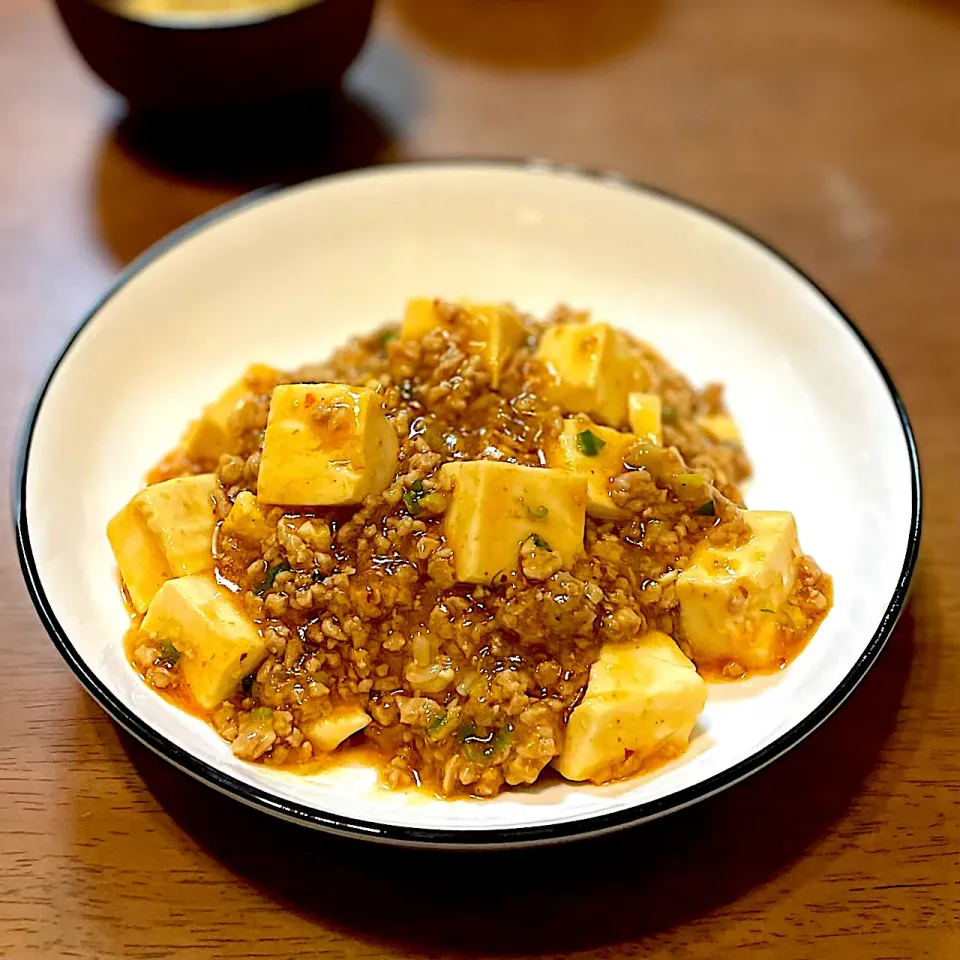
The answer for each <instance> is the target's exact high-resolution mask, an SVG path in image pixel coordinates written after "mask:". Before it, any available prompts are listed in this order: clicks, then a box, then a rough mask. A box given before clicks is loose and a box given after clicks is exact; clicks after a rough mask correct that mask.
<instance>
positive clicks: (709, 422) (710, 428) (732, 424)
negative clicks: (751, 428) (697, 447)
mask: <svg viewBox="0 0 960 960" xmlns="http://www.w3.org/2000/svg"><path fill="white" fill-rule="evenodd" d="M697 423H698V424H699V425H700V426H701V427H702V428H703V430H704V432H705V433H706V434H707V435H708V436H709V437H710V438H711V439H712V440H716V441H717V442H718V443H737V444H739V443H741V442H742V440H741V438H740V428H739V427H738V426H737V424H736V421H735V420H734V419H733V417H728V416H726V415H724V414H715V415H714V416H711V417H700V418H699V419H698V420H697Z"/></svg>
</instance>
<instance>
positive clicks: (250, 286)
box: [14, 162, 920, 847]
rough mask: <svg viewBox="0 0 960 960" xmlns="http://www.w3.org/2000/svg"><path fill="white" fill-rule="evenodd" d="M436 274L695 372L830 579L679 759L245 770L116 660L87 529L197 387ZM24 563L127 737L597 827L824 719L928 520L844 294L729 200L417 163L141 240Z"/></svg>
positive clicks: (107, 511)
mask: <svg viewBox="0 0 960 960" xmlns="http://www.w3.org/2000/svg"><path fill="white" fill-rule="evenodd" d="M417 294H429V295H439V296H446V297H454V298H455V297H460V296H469V297H471V298H474V299H510V300H513V301H514V302H516V303H517V304H518V305H519V306H521V307H522V308H523V309H526V310H531V311H543V310H546V309H547V308H549V307H550V306H551V305H553V304H554V303H556V302H567V303H571V304H575V305H582V306H586V307H590V308H592V309H593V310H595V311H596V313H597V314H599V316H600V317H602V318H604V319H606V320H609V321H611V322H612V323H614V324H617V325H620V326H622V327H624V328H625V329H628V330H630V331H632V332H634V333H636V334H637V335H638V336H640V337H643V338H645V339H647V340H649V341H650V342H652V343H653V344H654V345H655V346H656V347H658V348H659V349H660V350H661V351H662V352H663V353H664V354H665V355H666V356H667V358H668V359H670V360H671V361H673V362H674V363H675V364H676V365H678V366H679V367H680V369H682V370H683V371H684V372H686V373H687V374H688V375H689V376H691V377H692V378H693V379H694V380H695V381H698V382H704V381H706V380H708V379H716V380H721V381H724V382H725V383H726V384H727V385H728V391H729V392H728V396H729V401H730V405H731V407H732V410H733V413H734V415H735V416H736V418H737V420H738V421H739V422H740V424H741V425H742V427H743V432H744V435H745V439H746V443H747V447H748V450H749V452H750V454H751V456H752V458H753V461H754V464H755V467H756V479H755V480H754V482H753V483H752V485H751V488H750V489H749V491H748V497H749V502H750V504H751V505H752V506H756V507H766V508H780V509H786V510H791V511H793V512H794V514H795V515H796V517H797V521H798V523H799V528H800V534H801V540H802V543H803V546H804V548H805V549H806V550H807V551H808V552H810V553H811V554H813V556H814V557H815V558H816V559H817V560H818V561H819V562H820V564H821V565H822V566H823V567H824V568H825V569H826V570H827V571H829V572H830V573H831V574H833V577H834V584H835V590H836V600H835V605H834V608H833V611H832V612H831V613H830V615H829V617H828V618H827V620H826V622H825V623H824V624H823V626H822V627H821V628H820V630H819V632H818V633H817V634H816V636H815V637H814V639H813V640H812V642H811V643H810V644H809V646H808V647H807V649H806V650H804V652H803V653H802V654H801V655H800V656H799V657H798V658H797V660H796V661H795V662H794V663H793V664H791V665H790V666H789V668H788V669H786V670H785V671H783V672H782V673H781V674H780V675H778V676H776V677H771V678H764V679H759V680H752V681H749V682H747V683H743V684H731V685H714V686H712V687H711V689H710V695H709V699H708V703H707V707H706V710H705V712H704V714H703V716H702V718H701V720H700V722H699V724H698V726H697V730H696V733H695V736H694V739H693V742H692V744H691V747H690V750H689V752H688V753H687V754H686V755H685V756H683V757H682V758H680V759H679V760H677V761H675V762H673V763H671V764H670V765H669V766H667V767H664V768H663V769H661V770H659V771H657V772H656V773H654V774H651V775H647V776H643V777H640V778H638V779H633V780H630V781H627V782H624V783H618V784H613V785H609V786H604V787H594V786H589V785H574V784H566V783H559V782H551V783H550V784H549V785H545V786H542V787H538V788H534V789H529V790H522V791H515V792H511V793H507V794H505V795H502V796H500V797H498V798H497V799H495V800H487V801H480V800H467V799H465V800H456V801H442V800H435V799H432V798H429V797H425V796H423V795H422V794H416V793H410V794H407V793H391V792H388V791H386V790H384V789H382V788H380V787H378V786H377V785H376V782H375V776H374V774H373V772H372V771H371V770H369V769H366V768H362V767H344V768H340V769H338V770H334V771H331V772H328V773H324V774H322V775H318V776H315V777H298V776H296V775H294V774H287V773H282V772H277V771H272V770H270V769H267V768H265V767H262V766H254V765H250V764H245V763H242V762H240V761H238V760H236V759H234V757H233V756H232V754H231V752H230V749H229V746H228V744H226V743H225V742H224V741H222V740H220V739H219V738H218V737H217V735H216V734H215V733H214V732H213V730H212V729H210V728H209V727H207V726H206V725H205V724H204V723H203V722H201V721H200V720H198V719H196V718H193V717H191V716H189V715H187V714H186V713H183V712H181V711H180V710H178V709H177V708H175V707H173V706H171V705H170V704H168V703H167V702H165V701H164V700H163V699H161V698H160V697H159V696H157V695H156V694H155V693H153V692H152V691H151V690H149V689H148V688H147V687H146V686H145V685H144V684H143V683H142V682H141V681H140V680H139V679H138V678H137V676H136V675H135V674H134V671H133V670H132V669H131V667H130V666H129V665H128V663H127V661H126V659H125V658H124V653H123V647H122V639H123V634H124V630H125V629H126V627H127V623H128V621H127V615H126V613H125V611H124V606H123V603H122V601H121V598H120V594H119V591H118V588H117V579H116V574H115V567H114V561H113V557H112V555H111V552H110V548H109V546H108V544H107V540H106V537H105V535H104V527H105V525H106V522H107V519H108V518H109V517H110V516H111V515H112V513H113V512H114V511H115V510H116V509H117V508H118V507H119V506H120V505H121V504H123V503H124V502H126V500H127V499H128V498H129V497H130V496H131V494H132V493H133V492H134V491H135V490H136V489H137V488H138V486H139V485H140V484H141V482H142V478H143V475H144V472H145V471H146V470H147V468H148V467H149V466H150V465H151V464H152V463H153V462H154V461H156V460H157V459H158V458H159V457H160V456H161V455H162V454H163V453H164V452H165V451H166V450H168V449H169V448H171V447H172V446H173V445H174V443H175V442H176V440H177V437H178V435H179V433H180V431H181V428H182V427H183V426H184V424H185V423H186V422H187V421H188V420H189V419H190V418H192V417H193V416H195V415H196V413H197V411H198V410H199V408H200V406H201V405H202V404H203V403H204V402H206V401H208V400H210V399H211V398H212V397H213V396H215V395H216V394H217V393H218V391H219V390H220V389H221V388H222V387H223V386H225V385H226V384H227V383H229V382H230V381H231V380H233V379H234V378H235V377H236V376H237V374H238V372H239V371H240V370H241V369H242V368H243V367H245V366H246V365H247V364H248V363H250V362H251V361H255V360H261V361H265V362H268V363H273V364H277V365H280V366H283V365H290V366H294V365H298V364H301V363H303V362H305V361H308V360H312V359H319V358H322V357H324V356H325V355H326V354H327V353H328V352H329V351H330V350H331V349H332V348H334V347H335V346H337V345H338V344H340V343H341V342H343V341H344V340H345V339H346V338H347V337H348V336H350V335H352V334H354V333H357V332H360V331H368V330H370V329H372V328H374V327H376V326H378V325H380V324H382V323H383V322H384V321H385V320H387V319H389V318H396V317H398V315H399V312H400V310H401V308H402V304H403V302H404V301H405V299H406V298H407V297H409V296H411V295H417ZM15 497H16V503H15V505H14V507H15V516H16V522H17V526H18V531H19V542H20V550H21V559H22V565H23V570H24V575H25V577H26V579H27V582H28V584H29V587H30V589H31V591H32V594H33V598H34V601H35V603H36V606H37V609H38V611H39V613H40V615H41V617H42V618H43V620H44V623H45V624H46V627H47V629H48V631H49V633H50V636H51V637H52V639H53V641H54V643H55V644H56V645H57V648H58V649H59V650H60V652H61V654H62V655H63V657H64V659H65V660H66V661H67V663H69V665H70V666H71V668H72V669H73V670H74V672H75V673H76V674H77V676H78V677H79V678H80V680H81V682H82V683H83V684H84V686H85V687H86V688H87V690H89V692H90V693H91V695H92V696H93V697H94V698H96V700H97V701H98V702H99V703H100V704H101V705H102V706H103V708H104V709H105V710H106V711H107V712H108V713H109V714H110V715H111V716H112V717H113V718H114V719H115V720H116V721H117V722H118V723H119V724H121V725H122V726H123V727H125V728H126V729H127V730H128V731H129V732H130V733H132V734H133V735H134V736H136V737H137V738H138V739H140V740H141V741H143V742H144V743H145V744H146V745H147V746H149V747H151V748H152V749H154V750H155V751H157V753H159V754H161V755H162V756H164V757H165V758H166V759H168V760H169V761H170V762H171V763H173V764H175V765H176V766H178V767H180V768H181V769H182V770H184V771H186V772H187V773H189V774H191V775H192V776H194V777H196V778H197V779H199V780H202V781H204V782H206V783H208V784H210V785H211V786H213V787H215V788H217V789H219V790H221V791H223V792H224V793H227V794H230V795H231V796H234V797H236V798H237V799H239V800H242V801H244V802H246V803H248V804H250V805H252V806H255V807H259V808H261V809H263V810H266V811H268V812H269V813H273V814H276V815H278V816H281V817H284V818H286V819H289V820H293V821H296V822H300V823H304V824H307V825H309V826H314V827H319V828H322V829H325V830H330V831H334V832H337V833H340V834H346V835H350V836H361V837H368V838H374V839H380V840H385V841H391V842H398V843H410V844H419V845H434V844H436V845H446V846H461V847H467V846H505V845H522V844H528V843H537V842H544V841H551V840H557V839H562V838H571V837H576V836H585V835H590V834H597V833H601V832H604V831H608V830H613V829H616V828H618V827H622V826H625V825H627V824H632V823H638V822H640V821H643V820H649V819H652V818H654V817H658V816H661V815H663V814H665V813H668V812H670V811H672V810H677V809H679V808H681V807H684V806H687V805H689V804H692V803H694V802H696V801H698V800H701V799H703V798H704V797H707V796H709V795H710V794H713V793H716V792H717V791H719V790H722V789H724V788H725V787H728V786H730V785H731V784H734V783H736V782H737V781H738V780H740V779H742V778H744V777H746V776H747V775H749V774H751V773H753V772H755V771H757V770H759V769H760V768H761V767H763V766H764V765H766V764H767V763H769V762H770V761H771V760H773V759H775V758H776V757H777V756H779V755H780V754H782V753H783V752H784V751H786V750H788V749H789V748H790V747H792V746H794V745H795V744H796V743H798V742H799V741H800V740H801V739H803V738H804V737H805V736H807V735H808V734H809V733H810V732H811V731H812V730H814V729H815V728H816V727H817V726H818V725H819V724H820V723H822V722H823V721H824V720H825V719H826V718H827V717H828V716H829V715H830V714H831V713H832V712H833V711H834V710H835V709H836V708H837V707H838V706H839V705H840V704H841V703H842V702H843V700H844V699H845V698H846V697H847V696H848V695H849V694H850V693H851V691H852V690H853V689H854V688H855V687H856V685H857V684H858V683H859V681H860V680H861V679H862V678H863V676H864V674H865V673H866V672H867V670H868V669H869V667H870V665H871V664H872V662H873V661H874V660H875V659H876V657H877V655H878V654H879V653H880V650H881V649H882V647H883V645H884V643H885V642H886V640H887V638H888V636H889V635H890V633H891V631H892V629H893V627H894V624H895V622H896V620H897V617H898V615H899V613H900V611H901V609H902V607H903V604H904V600H905V597H906V593H907V588H908V585H909V580H910V576H911V573H912V570H913V566H914V563H915V560H916V555H917V547H918V543H919V536H920V477H919V468H918V464H917V456H916V449H915V446H914V441H913V437H912V434H911V430H910V426H909V423H908V420H907V416H906V414H905V412H904V410H903V407H902V405H901V403H900V401H899V399H898V398H897V395H896V393H895V391H894V388H893V385H892V384H891V382H890V379H889V377H888V376H887V374H886V373H885V371H884V370H883V368H882V366H881V365H880V362H879V361H878V360H877V358H876V356H875V355H874V354H873V353H872V351H871V350H870V348H869V346H868V345H867V344H866V342H865V341H864V339H863V338H862V336H861V335H860V334H859V333H858V331H857V330H856V328H855V327H854V326H853V324H852V323H851V322H850V320H848V319H847V318H846V317H845V316H844V315H843V314H842V313H841V312H840V310H839V309H838V308H837V307H836V306H835V305H834V304H833V303H831V301H830V300H829V299H828V298H827V297H826V296H825V295H824V294H823V293H822V292H821V291H820V290H819V289H818V288H817V287H816V286H815V285H814V284H813V283H812V282H811V281H810V280H808V279H807V278H806V277H805V276H804V275H803V274H802V273H800V271H798V270H797V269H796V268H795V267H793V266H792V265H790V264H789V263H788V262H787V261H786V260H784V259H783V258H782V257H780V256H779V255H778V254H776V253H775V252H774V251H772V250H771V249H770V248H769V247H767V246H765V245H764V244H763V243H761V242H760V241H758V240H756V239H754V238H752V237H750V236H749V235H747V234H746V233H744V232H743V231H742V230H739V229H738V228H736V227H734V226H732V225H731V224H729V223H727V222H725V221H723V220H721V219H720V218H718V217H716V216H714V215H712V214H709V213H706V212H704V211H702V210H698V209H696V208H695V207H692V206H691V205H689V204H686V203H683V202H681V201H679V200H677V199H675V198H672V197H669V196H665V195H663V194H661V193H658V192H655V191H653V190H650V189H647V188H643V187H638V186H635V185H631V184H628V183H625V182H623V181H621V180H619V179H617V178H614V177H609V176H599V175H591V174H585V173H583V172H578V171H571V170H559V169H551V168H549V167H547V166H546V165H542V164H540V165H532V164H528V165H524V164H509V163H487V162H481V163H426V164H416V165H409V166H399V167H380V168H375V169H372V170H366V171H361V172H357V173H350V174H345V175H341V176H336V177H330V178H327V179H324V180H320V181H317V182H314V183H309V184H305V185H303V186H300V187H296V188H293V189H287V190H282V191H279V192H273V193H267V194H259V195H256V196H254V197H252V198H248V199H247V200H245V201H242V202H241V203H239V204H234V205H231V206H229V207H226V208H224V209H222V210H220V211H218V212H217V213H215V214H214V215H213V216H212V217H207V218H205V219H204V220H202V221H200V222H197V223H195V224H192V225H190V226H188V227H187V228H185V229H183V230H181V231H179V232H178V233H177V234H175V235H174V236H172V237H171V238H169V239H167V240H165V241H164V242H162V243H161V244H160V245H158V246H157V247H156V248H154V249H153V250H151V251H150V252H149V253H147V254H146V255H145V256H143V257H142V258H140V260H138V261H137V262H136V263H135V264H133V266H132V267H131V268H130V269H129V270H127V272H126V273H125V274H124V275H123V276H122V277H121V278H120V280H119V282H118V283H117V285H116V286H115V287H114V289H113V290H112V291H111V292H110V293H109V294H108V295H107V296H106V298H105V299H104V300H103V302H102V303H101V304H100V305H99V306H98V307H97V308H96V309H95V310H94V312H93V313H92V314H91V315H90V316H89V317H88V318H87V319H86V320H84V322H83V323H82V324H81V326H80V329H79V330H78V331H77V333H76V335H75V336H74V338H73V339H72V340H71V342H70V343H69V344H68V346H67V347H66V349H65V350H64V352H63V354H62V356H61V357H60V359H59V360H58V361H57V363H56V364H55V366H54V368H53V371H52V372H51V374H50V377H49V379H48V381H47V383H46V384H45V386H44V388H43V390H42V392H41V394H40V397H39V400H38V402H37V405H36V408H35V409H34V410H33V412H32V414H31V415H30V418H29V421H28V425H27V428H26V431H25V436H24V443H23V453H22V462H21V466H20V476H19V478H18V481H17V482H16V484H15Z"/></svg>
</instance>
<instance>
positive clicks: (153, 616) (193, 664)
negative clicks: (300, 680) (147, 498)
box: [140, 573, 267, 710]
mask: <svg viewBox="0 0 960 960" xmlns="http://www.w3.org/2000/svg"><path fill="white" fill-rule="evenodd" d="M140 629H141V630H142V631H143V632H144V633H145V634H147V636H149V637H151V638H154V639H158V640H166V641H167V642H169V643H171V644H172V645H173V646H174V647H175V648H176V649H177V650H179V651H180V669H181V671H182V672H183V678H184V680H186V682H187V685H188V686H189V687H190V691H191V693H192V694H193V695H194V697H195V698H196V700H197V703H199V704H200V706H201V707H203V708H204V709H205V710H213V709H214V708H215V707H217V706H219V705H220V704H221V703H223V701H224V700H227V699H229V698H230V697H231V696H232V695H233V694H234V693H235V692H236V690H237V687H238V686H239V685H240V681H241V680H243V678H244V677H245V676H247V674H249V673H253V672H254V671H255V670H257V668H258V667H259V666H260V664H261V663H262V662H263V659H264V657H265V656H266V654H267V647H266V643H265V642H264V639H263V637H262V636H261V635H260V631H259V630H258V629H257V628H256V627H255V626H254V624H253V623H251V622H250V621H249V620H248V619H247V618H246V617H245V616H244V615H243V613H241V611H240V609H239V608H238V606H237V604H236V602H235V599H234V596H233V594H232V593H231V592H230V591H229V590H228V589H227V588H226V587H223V586H220V584H218V583H217V582H216V580H214V578H213V576H212V575H211V574H209V573H207V574H198V575H195V576H191V577H180V578H178V579H176V580H168V581H167V582H166V583H165V584H164V585H163V586H162V587H161V588H160V590H159V591H158V592H157V595H156V596H155V597H154V598H153V602H152V603H151V604H150V609H149V610H148V611H147V615H146V616H145V617H144V618H143V623H142V624H141V626H140Z"/></svg>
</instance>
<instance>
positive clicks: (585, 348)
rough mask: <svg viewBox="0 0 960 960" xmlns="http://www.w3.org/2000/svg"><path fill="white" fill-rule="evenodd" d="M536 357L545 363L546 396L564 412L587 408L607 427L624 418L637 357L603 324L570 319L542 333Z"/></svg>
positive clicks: (619, 423)
mask: <svg viewBox="0 0 960 960" xmlns="http://www.w3.org/2000/svg"><path fill="white" fill-rule="evenodd" d="M537 356H538V357H539V359H540V360H541V361H542V362H543V364H544V365H545V366H546V368H547V374H548V378H549V380H548V383H547V386H546V388H545V391H544V392H545V394H546V396H547V398H548V399H549V400H550V401H551V402H553V403H556V404H557V405H558V406H559V407H561V409H563V410H564V411H565V412H567V413H586V414H588V415H589V416H591V417H594V418H595V419H596V420H599V421H600V422H601V423H605V424H608V425H609V426H611V427H619V426H621V425H622V424H623V423H624V422H625V421H626V418H627V395H628V394H629V393H630V391H631V389H632V388H633V387H634V386H635V382H636V378H637V377H638V376H639V369H638V367H637V360H636V358H635V357H634V356H633V354H632V352H631V351H630V350H628V349H627V346H626V344H625V343H624V342H623V339H622V338H621V337H620V336H618V335H617V333H616V331H615V330H614V329H613V328H612V327H609V326H608V325H607V324H605V323H571V324H567V325H565V326H559V327H551V328H550V329H548V330H547V331H546V333H544V335H543V337H542V338H541V340H540V346H539V348H538V349H537Z"/></svg>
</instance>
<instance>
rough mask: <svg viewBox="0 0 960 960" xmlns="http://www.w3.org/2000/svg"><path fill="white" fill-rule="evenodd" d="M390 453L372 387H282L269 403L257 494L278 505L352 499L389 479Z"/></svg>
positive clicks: (393, 454) (388, 433)
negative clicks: (368, 388) (370, 388)
mask: <svg viewBox="0 0 960 960" xmlns="http://www.w3.org/2000/svg"><path fill="white" fill-rule="evenodd" d="M398 450H399V445H398V443H397V435H396V433H395V432H394V430H393V427H391V426H390V424H389V423H388V422H387V418H386V417H385V416H384V413H383V407H382V405H381V403H380V398H379V397H378V396H377V394H376V393H375V392H374V391H373V390H366V389H363V388H360V387H348V386H346V385H344V384H342V383H291V384H283V385H281V386H279V387H277V388H276V389H275V390H274V391H273V398H272V400H271V402H270V413H269V416H268V418H267V430H266V434H265V436H264V439H263V454H262V456H261V460H260V474H259V478H258V481H257V499H258V500H260V501H261V502H262V503H275V504H280V505H282V506H336V505H339V504H347V503H360V502H361V501H362V500H363V499H364V497H367V496H369V495H370V494H373V493H380V491H381V490H383V489H384V488H385V487H386V486H388V485H389V484H390V483H391V482H392V481H393V478H394V476H395V475H396V472H397V454H398Z"/></svg>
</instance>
